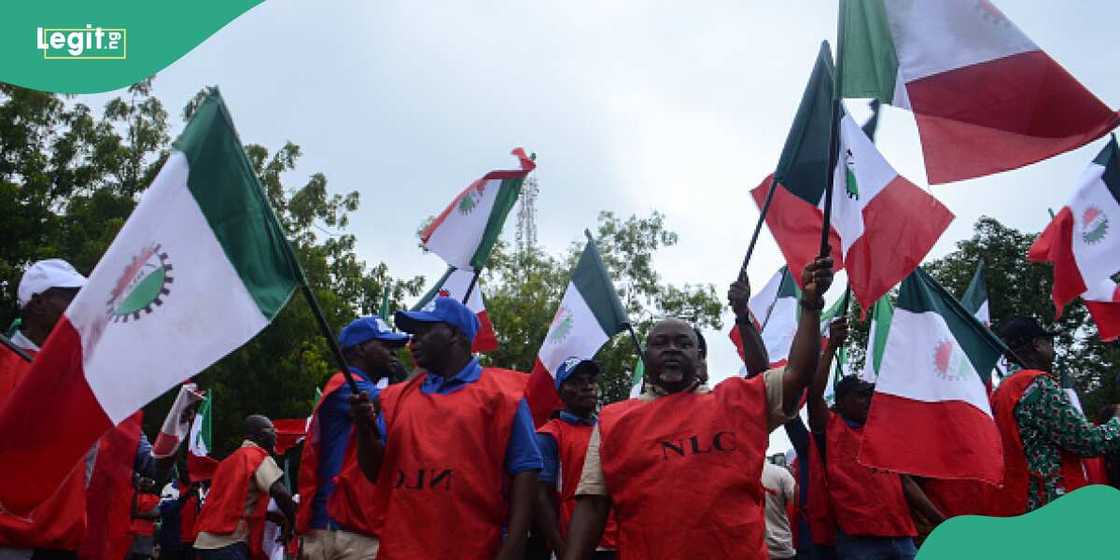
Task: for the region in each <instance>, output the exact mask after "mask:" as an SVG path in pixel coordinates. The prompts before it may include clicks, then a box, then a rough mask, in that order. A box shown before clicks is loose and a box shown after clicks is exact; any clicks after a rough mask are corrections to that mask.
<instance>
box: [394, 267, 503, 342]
mask: <svg viewBox="0 0 1120 560" xmlns="http://www.w3.org/2000/svg"><path fill="white" fill-rule="evenodd" d="M476 275H477V273H475V272H471V271H470V270H460V269H457V268H455V267H449V268H448V269H447V272H445V273H443V276H441V277H440V279H439V280H437V281H436V283H435V285H434V286H432V289H430V290H428V293H426V294H424V297H422V298H420V301H418V302H417V303H416V305H415V306H413V308H412V310H413V311H419V310H421V309H430V308H432V307H434V306H435V304H436V298H437V297H449V298H452V299H454V300H456V301H463V298H464V297H466V298H467V301H466V302H465V304H466V306H467V309H470V310H471V312H473V313H474V315H475V317H478V334H476V335H475V336H474V342H472V343H471V352H481V353H485V352H492V351H494V350H497V349H498V335H497V333H495V332H494V323H491V322H490V313H488V312H487V311H486V303H485V302H484V301H483V300H482V279H481V278H476ZM467 291H470V295H469V296H468V295H467Z"/></svg>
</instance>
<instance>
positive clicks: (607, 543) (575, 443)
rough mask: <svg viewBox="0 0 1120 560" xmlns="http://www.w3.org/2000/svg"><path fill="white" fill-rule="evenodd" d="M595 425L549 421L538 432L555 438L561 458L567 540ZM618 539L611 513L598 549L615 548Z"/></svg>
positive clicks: (562, 510) (563, 528)
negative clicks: (588, 444) (577, 491)
mask: <svg viewBox="0 0 1120 560" xmlns="http://www.w3.org/2000/svg"><path fill="white" fill-rule="evenodd" d="M594 429H595V428H594V427H593V426H589V425H587V424H570V423H568V422H565V421H563V420H561V419H559V418H557V419H554V420H549V421H548V422H547V423H546V424H545V425H543V426H541V427H540V429H539V430H537V431H538V432H540V433H542V434H548V435H550V436H552V439H553V440H555V441H556V452H557V455H558V458H559V459H560V534H561V535H563V536H564V538H567V537H568V526H569V525H570V524H571V523H572V513H573V512H574V511H575V510H576V488H577V487H579V479H580V476H581V475H582V473H583V461H584V459H586V458H587V442H589V441H591V432H592V431H594ZM617 540H618V522H617V521H616V520H615V518H614V513H613V512H611V515H610V517H608V518H607V526H606V528H604V529H603V537H602V538H601V539H600V540H599V546H600V547H602V548H605V549H611V550H613V549H615V548H616V547H617Z"/></svg>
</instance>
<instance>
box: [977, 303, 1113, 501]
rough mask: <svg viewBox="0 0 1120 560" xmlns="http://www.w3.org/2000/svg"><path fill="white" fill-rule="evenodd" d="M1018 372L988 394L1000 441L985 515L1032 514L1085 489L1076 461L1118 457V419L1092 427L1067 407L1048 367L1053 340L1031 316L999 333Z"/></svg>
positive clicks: (1015, 320)
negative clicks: (999, 477) (1000, 463)
mask: <svg viewBox="0 0 1120 560" xmlns="http://www.w3.org/2000/svg"><path fill="white" fill-rule="evenodd" d="M999 334H1000V337H1001V338H1003V341H1004V343H1006V344H1007V347H1008V348H1009V349H1010V350H1011V354H1010V355H1009V356H1008V357H1009V358H1010V359H1011V360H1012V361H1014V362H1015V363H1016V364H1018V365H1019V366H1021V367H1022V368H1023V370H1022V371H1018V372H1016V373H1015V374H1013V375H1011V376H1009V377H1007V378H1005V379H1004V380H1003V381H1002V382H1001V383H1000V385H999V387H998V388H997V389H996V390H995V392H993V393H992V414H993V415H994V416H995V420H996V426H997V427H999V431H1000V435H1001V436H1003V456H1004V479H1003V488H1002V489H1001V490H1000V491H998V492H996V496H995V497H994V498H993V500H992V502H993V503H992V504H991V508H990V512H989V514H990V515H998V516H1012V515H1020V514H1023V513H1025V512H1027V511H1031V510H1034V509H1037V508H1040V507H1042V506H1044V505H1046V504H1047V503H1049V502H1051V501H1053V500H1055V499H1057V498H1059V497H1061V496H1063V495H1064V494H1066V493H1068V492H1071V491H1073V490H1075V489H1077V488H1080V487H1081V486H1084V485H1085V484H1087V482H1086V480H1085V475H1084V471H1082V469H1081V461H1080V458H1081V457H1092V456H1095V455H1101V454H1105V453H1115V452H1117V451H1120V419H1117V418H1112V419H1110V420H1108V421H1107V422H1105V423H1103V424H1101V425H1099V426H1094V425H1093V423H1092V422H1090V421H1089V420H1087V419H1086V418H1085V416H1084V415H1083V414H1081V412H1079V411H1078V410H1077V409H1076V408H1075V407H1074V406H1073V403H1072V402H1070V399H1069V396H1068V395H1067V394H1066V392H1065V391H1064V390H1062V387H1061V384H1060V383H1059V381H1058V379H1057V378H1056V377H1055V376H1054V374H1053V373H1051V370H1052V369H1053V366H1054V341H1053V339H1054V336H1056V335H1057V334H1058V333H1056V332H1053V331H1048V330H1046V329H1044V328H1042V326H1041V325H1040V324H1039V323H1038V321H1037V320H1035V319H1034V318H1031V317H1013V318H1011V319H1008V320H1007V321H1006V322H1004V323H1003V324H1002V325H1001V326H1000V329H999Z"/></svg>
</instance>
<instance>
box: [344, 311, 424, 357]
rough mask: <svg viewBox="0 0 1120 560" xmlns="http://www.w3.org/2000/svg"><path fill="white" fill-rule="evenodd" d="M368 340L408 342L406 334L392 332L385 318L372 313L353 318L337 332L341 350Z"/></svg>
mask: <svg viewBox="0 0 1120 560" xmlns="http://www.w3.org/2000/svg"><path fill="white" fill-rule="evenodd" d="M370 340H380V341H381V342H397V343H401V344H404V343H405V342H408V335H407V334H404V333H398V332H393V329H392V328H391V327H389V323H386V322H385V319H382V318H381V317H376V316H372V315H369V316H366V317H358V318H357V319H354V320H353V321H351V322H350V324H349V325H346V327H345V328H343V329H342V332H341V333H339V334H338V345H339V346H340V347H342V349H343V350H345V349H347V348H353V347H355V346H357V345H359V344H362V343H364V342H369V341H370Z"/></svg>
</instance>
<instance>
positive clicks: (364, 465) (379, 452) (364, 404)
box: [350, 392, 385, 484]
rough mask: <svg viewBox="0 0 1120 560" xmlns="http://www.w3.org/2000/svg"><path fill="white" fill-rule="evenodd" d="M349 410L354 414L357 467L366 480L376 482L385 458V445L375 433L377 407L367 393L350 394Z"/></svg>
mask: <svg viewBox="0 0 1120 560" xmlns="http://www.w3.org/2000/svg"><path fill="white" fill-rule="evenodd" d="M350 410H351V411H352V413H353V415H354V432H355V434H356V437H355V439H356V440H357V443H358V467H359V468H361V469H362V474H363V475H365V477H366V480H368V481H370V482H372V483H374V484H376V483H377V475H378V473H379V472H381V462H382V460H383V459H384V458H385V446H384V445H382V444H381V440H380V438H379V437H378V433H377V407H376V406H375V403H373V402H370V400H369V393H366V392H361V393H358V394H357V395H351V396H350Z"/></svg>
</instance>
